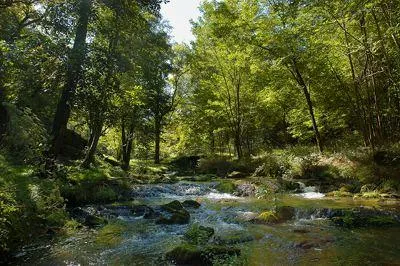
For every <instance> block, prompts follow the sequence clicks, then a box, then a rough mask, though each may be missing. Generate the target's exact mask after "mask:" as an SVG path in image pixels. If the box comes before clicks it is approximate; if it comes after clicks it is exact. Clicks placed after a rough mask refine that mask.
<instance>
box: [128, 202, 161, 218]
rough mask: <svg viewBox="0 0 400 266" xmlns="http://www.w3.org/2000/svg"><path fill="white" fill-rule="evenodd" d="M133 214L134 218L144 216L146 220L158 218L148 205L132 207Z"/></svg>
mask: <svg viewBox="0 0 400 266" xmlns="http://www.w3.org/2000/svg"><path fill="white" fill-rule="evenodd" d="M131 213H132V214H133V215H134V216H143V218H145V219H154V218H156V217H157V214H156V212H155V211H154V210H153V209H152V208H150V207H149V206H147V205H136V206H132V207H131Z"/></svg>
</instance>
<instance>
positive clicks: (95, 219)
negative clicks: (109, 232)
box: [84, 215, 108, 227]
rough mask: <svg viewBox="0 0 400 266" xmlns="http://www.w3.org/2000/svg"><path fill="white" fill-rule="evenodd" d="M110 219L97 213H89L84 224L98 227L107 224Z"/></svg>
mask: <svg viewBox="0 0 400 266" xmlns="http://www.w3.org/2000/svg"><path fill="white" fill-rule="evenodd" d="M107 223H108V221H107V220H106V219H104V218H102V217H99V216H96V215H88V216H86V218H85V222H84V225H86V226H89V227H97V226H102V225H105V224H107Z"/></svg>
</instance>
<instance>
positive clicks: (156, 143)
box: [154, 117, 161, 164]
mask: <svg viewBox="0 0 400 266" xmlns="http://www.w3.org/2000/svg"><path fill="white" fill-rule="evenodd" d="M154 134H155V139H154V163H155V164H159V163H160V141H161V119H160V118H157V117H156V119H155V120H154Z"/></svg>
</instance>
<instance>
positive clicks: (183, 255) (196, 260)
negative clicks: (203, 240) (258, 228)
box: [166, 244, 240, 265]
mask: <svg viewBox="0 0 400 266" xmlns="http://www.w3.org/2000/svg"><path fill="white" fill-rule="evenodd" d="M234 255H236V256H238V255H240V249H238V248H234V247H226V246H217V245H209V246H205V247H197V246H194V245H188V244H184V245H181V246H178V247H176V248H175V249H173V250H171V251H169V252H168V253H167V254H166V258H167V259H168V260H171V261H172V262H174V263H175V264H177V265H212V264H213V260H214V259H215V258H216V257H218V256H234Z"/></svg>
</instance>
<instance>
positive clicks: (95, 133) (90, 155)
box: [82, 122, 103, 168]
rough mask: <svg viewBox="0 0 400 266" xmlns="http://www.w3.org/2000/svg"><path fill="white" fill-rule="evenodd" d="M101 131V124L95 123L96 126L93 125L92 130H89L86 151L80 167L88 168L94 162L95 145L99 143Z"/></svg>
mask: <svg viewBox="0 0 400 266" xmlns="http://www.w3.org/2000/svg"><path fill="white" fill-rule="evenodd" d="M102 130H103V123H102V122H99V123H97V125H95V126H94V128H93V129H92V130H91V134H90V142H89V145H88V151H87V153H86V156H85V159H84V160H83V162H82V167H84V168H88V167H89V166H90V164H91V163H93V162H94V155H95V154H96V150H97V144H98V143H99V139H100V136H101V132H102Z"/></svg>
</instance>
